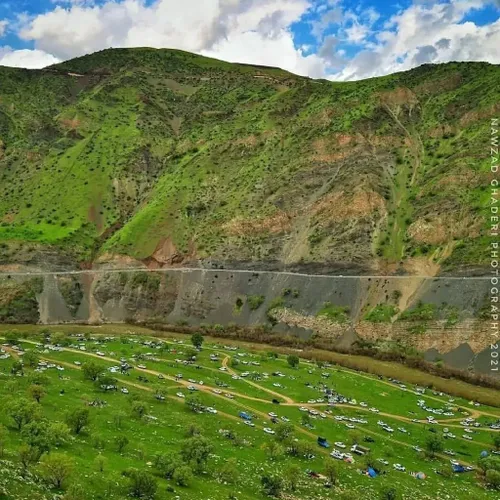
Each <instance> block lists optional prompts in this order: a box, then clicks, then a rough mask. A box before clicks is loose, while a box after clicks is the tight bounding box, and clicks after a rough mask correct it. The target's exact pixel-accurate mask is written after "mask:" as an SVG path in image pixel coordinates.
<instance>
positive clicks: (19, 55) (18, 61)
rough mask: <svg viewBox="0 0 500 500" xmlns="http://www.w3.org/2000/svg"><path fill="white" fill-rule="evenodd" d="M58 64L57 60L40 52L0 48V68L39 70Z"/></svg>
mask: <svg viewBox="0 0 500 500" xmlns="http://www.w3.org/2000/svg"><path fill="white" fill-rule="evenodd" d="M58 62H60V60H59V59H57V58H55V57H54V56H53V55H51V54H47V53H46V52H43V51H42V50H28V49H24V50H12V49H11V48H10V47H0V66H13V67H16V68H32V69H41V68H45V67H46V66H50V65H51V64H56V63H58Z"/></svg>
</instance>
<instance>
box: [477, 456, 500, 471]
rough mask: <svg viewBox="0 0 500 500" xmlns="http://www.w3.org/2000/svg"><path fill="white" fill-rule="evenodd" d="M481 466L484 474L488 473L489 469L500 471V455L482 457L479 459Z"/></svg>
mask: <svg viewBox="0 0 500 500" xmlns="http://www.w3.org/2000/svg"><path fill="white" fill-rule="evenodd" d="M478 465H479V468H480V469H481V470H482V471H483V474H485V473H486V471H487V470H496V471H498V472H500V458H498V457H492V456H489V457H484V458H480V459H479V461H478Z"/></svg>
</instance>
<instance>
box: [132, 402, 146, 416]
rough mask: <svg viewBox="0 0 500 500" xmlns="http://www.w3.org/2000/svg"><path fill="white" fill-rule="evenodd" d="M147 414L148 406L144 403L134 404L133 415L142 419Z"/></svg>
mask: <svg viewBox="0 0 500 500" xmlns="http://www.w3.org/2000/svg"><path fill="white" fill-rule="evenodd" d="M145 414H146V405H145V404H144V402H142V401H134V402H133V403H132V415H133V416H135V417H137V418H139V419H141V418H142V417H143V416H144V415H145Z"/></svg>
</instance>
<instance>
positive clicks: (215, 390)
mask: <svg viewBox="0 0 500 500" xmlns="http://www.w3.org/2000/svg"><path fill="white" fill-rule="evenodd" d="M212 392H213V393H214V394H222V391H220V390H219V389H212Z"/></svg>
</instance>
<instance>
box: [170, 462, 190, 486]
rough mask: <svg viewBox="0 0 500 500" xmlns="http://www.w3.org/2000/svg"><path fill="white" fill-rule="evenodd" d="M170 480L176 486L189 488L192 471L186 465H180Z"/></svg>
mask: <svg viewBox="0 0 500 500" xmlns="http://www.w3.org/2000/svg"><path fill="white" fill-rule="evenodd" d="M172 479H173V480H174V482H175V484H177V485H178V486H189V483H190V482H191V481H192V479H193V471H192V470H191V467H189V466H188V465H181V466H180V467H178V468H177V469H175V471H174V474H173V476H172Z"/></svg>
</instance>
